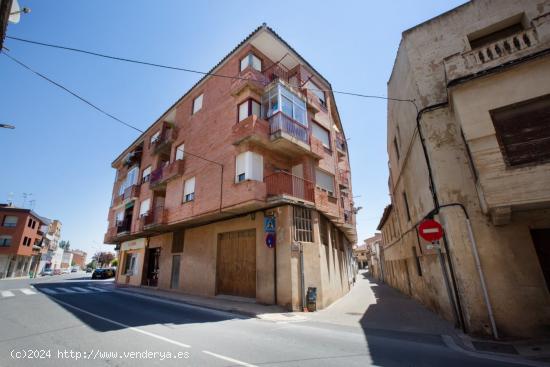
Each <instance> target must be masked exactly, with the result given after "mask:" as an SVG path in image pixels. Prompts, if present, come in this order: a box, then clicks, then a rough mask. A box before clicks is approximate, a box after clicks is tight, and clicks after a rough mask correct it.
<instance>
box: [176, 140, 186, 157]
mask: <svg viewBox="0 0 550 367" xmlns="http://www.w3.org/2000/svg"><path fill="white" fill-rule="evenodd" d="M184 152H185V144H181V145H178V147H177V148H176V161H181V160H182V159H183V156H184Z"/></svg>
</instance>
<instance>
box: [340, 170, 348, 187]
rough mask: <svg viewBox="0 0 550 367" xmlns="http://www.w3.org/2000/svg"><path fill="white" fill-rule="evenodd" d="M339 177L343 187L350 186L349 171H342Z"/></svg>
mask: <svg viewBox="0 0 550 367" xmlns="http://www.w3.org/2000/svg"><path fill="white" fill-rule="evenodd" d="M338 177H339V179H340V184H341V185H344V186H349V172H348V171H347V170H340V172H339V173H338Z"/></svg>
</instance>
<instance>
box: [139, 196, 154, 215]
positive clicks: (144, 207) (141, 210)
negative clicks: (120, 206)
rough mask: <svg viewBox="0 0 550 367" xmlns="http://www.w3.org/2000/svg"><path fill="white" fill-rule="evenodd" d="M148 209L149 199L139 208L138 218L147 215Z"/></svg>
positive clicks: (149, 207)
mask: <svg viewBox="0 0 550 367" xmlns="http://www.w3.org/2000/svg"><path fill="white" fill-rule="evenodd" d="M149 209H151V199H145V200H143V201H142V202H141V205H140V206H139V216H140V217H142V216H144V215H145V214H147V213H149Z"/></svg>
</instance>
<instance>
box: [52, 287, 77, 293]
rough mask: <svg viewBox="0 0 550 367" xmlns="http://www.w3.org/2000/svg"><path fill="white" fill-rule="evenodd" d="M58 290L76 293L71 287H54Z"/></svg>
mask: <svg viewBox="0 0 550 367" xmlns="http://www.w3.org/2000/svg"><path fill="white" fill-rule="evenodd" d="M56 289H57V290H58V291H61V292H65V293H76V291H73V290H72V289H71V288H56Z"/></svg>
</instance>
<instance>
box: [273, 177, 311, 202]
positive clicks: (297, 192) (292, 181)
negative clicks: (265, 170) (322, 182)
mask: <svg viewBox="0 0 550 367" xmlns="http://www.w3.org/2000/svg"><path fill="white" fill-rule="evenodd" d="M265 183H266V189H267V196H280V195H289V196H293V197H295V198H298V199H302V200H307V201H311V202H314V201H315V190H314V185H313V182H311V181H307V180H304V179H303V178H300V177H297V176H294V175H291V174H290V173H288V172H282V171H281V172H276V173H274V174H272V175H269V176H267V177H266V178H265Z"/></svg>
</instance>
